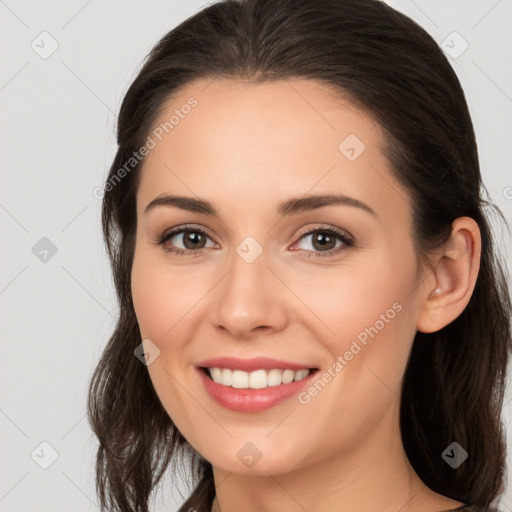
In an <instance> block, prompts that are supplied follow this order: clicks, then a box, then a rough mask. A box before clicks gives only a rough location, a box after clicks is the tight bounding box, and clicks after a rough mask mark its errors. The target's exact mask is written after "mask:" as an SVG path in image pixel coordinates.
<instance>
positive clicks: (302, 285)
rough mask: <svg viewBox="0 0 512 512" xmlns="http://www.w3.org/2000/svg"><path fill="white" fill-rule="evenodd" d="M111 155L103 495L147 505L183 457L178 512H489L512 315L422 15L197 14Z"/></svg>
mask: <svg viewBox="0 0 512 512" xmlns="http://www.w3.org/2000/svg"><path fill="white" fill-rule="evenodd" d="M118 145H119V147H118V151H117V154H116V157H115V159H114V162H113V164H112V167H111V170H110V175H109V177H108V179H107V181H106V184H105V195H104V200H103V228H104V235H105V241H106V244H107V248H108V251H109V255H110V258H111V263H112V268H113V273H114V278H115V285H116V290H117V294H118V299H119V303H120V315H119V320H118V323H117V326H116V329H115V331H114V333H113V335H112V337H111V339H110V341H109V343H108V346H107V347H106V349H105V352H104V354H103V356H102V358H101V361H100V362H99V365H98V367H97V369H96V371H95V374H94V376H93V379H92V382H91V388H90V396H89V419H90V422H91V425H92V428H93V430H94V432H95V434H96V435H97V437H98V439H99V442H100V447H99V449H98V457H97V468H96V469H97V487H98V493H99V497H100V501H101V504H102V506H104V507H107V508H112V509H116V510H123V511H129V510H130V511H132V510H136V511H147V510H148V501H149V498H150V494H151V491H152V490H153V489H154V488H155V486H156V485H157V483H158V482H159V481H160V479H161V478H162V476H163V474H164V471H165V470H166V468H167V467H168V466H169V463H170V462H171V461H174V463H175V465H177V466H179V465H180V463H179V462H176V461H177V460H181V459H178V456H179V455H180V454H181V455H185V456H189V457H191V467H192V468H193V469H194V470H195V472H196V477H197V479H198V482H197V486H196V488H195V490H194V492H193V493H192V495H191V496H190V498H189V499H188V500H187V501H186V503H185V504H184V505H183V506H182V507H181V508H180V511H189V510H197V511H222V512H232V511H235V510H243V511H245V512H247V511H253V510H254V511H255V510H259V511H261V510H267V511H271V510H280V511H292V510H293V511H294V510H310V511H320V512H322V511H332V510H349V511H353V510H358V511H370V510H372V511H373V510H379V511H395V510H400V511H402V512H405V511H415V512H434V511H441V510H464V511H474V510H495V509H494V508H492V506H491V505H492V504H495V503H496V500H497V499H498V498H499V495H500V494H501V493H502V492H503V490H504V470H505V468H504V466H505V444H504V430H503V426H502V424H501V422H500V414H501V408H502V402H503V393H504V386H505V381H506V374H505V373H506V365H507V361H508V354H509V351H510V346H511V332H510V318H511V304H510V298H509V293H508V287H507V281H506V278H505V277H506V276H505V270H504V264H503V263H502V262H501V260H500V259H499V257H498V255H497V254H496V251H495V248H494V243H493V237H492V232H491V230H490V227H489V223H488V219H487V215H486V212H485V211H484V208H485V207H487V206H493V205H492V203H490V202H489V201H487V200H485V199H484V198H483V197H482V196H481V189H482V190H484V191H485V188H484V187H483V184H482V182H481V176H480V170H479V163H478V154H477V147H476V142H475V137H474V131H473V126H472V122H471V119H470V116H469V113H468V108H467V104H466V101H465V98H464V94H463V91H462V89H461V86H460V83H459V81H458V79H457V77H456V75H455V73H454V71H453V70H452V68H451V66H450V64H449V63H448V61H447V59H446V57H445V56H444V54H443V53H442V51H441V50H440V49H439V47H438V46H437V44H436V43H435V42H434V40H433V39H432V38H431V37H430V36H429V35H428V34H427V33H426V32H425V31H424V30H423V29H422V28H421V27H419V26H418V25H417V24H416V23H414V22H413V21H412V20H410V19H409V18H407V17H406V16H404V15H402V14H400V13H398V12H397V11H394V10H393V9H391V8H390V7H388V6H387V5H385V4H384V3H382V2H380V1H377V0H315V1H312V0H298V1H293V2H292V1H290V0H243V1H232V0H231V1H223V2H219V3H217V4H214V5H211V6H209V7H208V8H206V9H204V10H202V11H201V12H198V13H197V14H195V15H194V16H192V17H191V18H189V19H188V20H186V21H185V22H183V23H182V24H180V25H179V26H178V27H177V28H175V29H174V30H172V31H171V32H169V33H168V34H167V35H166V36H165V37H164V38H163V39H162V40H161V41H159V43H158V44H157V45H156V46H155V47H154V49H153V50H152V51H151V53H150V55H149V57H148V59H147V61H146V62H145V64H144V66H143V67H142V69H141V70H140V72H139V74H138V76H137V77H136V79H135V80H134V82H133V84H132V85H131V87H130V88H129V90H128V92H127V94H126V96H125V98H124V101H123V103H122V106H121V110H120V114H119V124H118ZM497 211H499V210H497ZM181 464H183V462H181Z"/></svg>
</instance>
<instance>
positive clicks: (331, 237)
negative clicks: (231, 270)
mask: <svg viewBox="0 0 512 512" xmlns="http://www.w3.org/2000/svg"><path fill="white" fill-rule="evenodd" d="M308 239H310V240H309V241H308V242H307V243H304V242H305V241H306V240H308ZM180 240H181V242H180ZM208 240H210V241H211V238H210V237H209V236H208V235H207V234H206V233H205V231H203V230H202V229H199V228H196V227H194V226H182V227H180V228H176V229H173V230H171V231H165V232H164V233H163V234H162V235H160V236H159V237H158V238H157V240H156V241H155V243H156V244H158V245H161V246H162V247H163V249H164V250H165V251H166V252H169V253H174V254H176V255H177V256H191V255H193V256H200V255H201V254H203V253H204V250H205V249H207V248H211V247H212V246H215V243H212V244H211V245H210V246H207V245H206V244H207V241H208ZM179 243H181V246H182V247H179V246H178V247H177V246H176V244H179ZM297 243H298V244H300V243H303V245H304V246H306V248H304V247H302V251H304V252H306V253H309V254H308V255H307V257H308V258H310V257H325V256H335V255H337V254H339V253H340V252H342V251H344V250H347V249H349V248H350V247H353V246H355V242H354V239H353V238H352V236H351V235H349V234H348V233H345V232H343V231H341V230H338V229H337V228H333V227H329V228H323V227H322V228H317V229H313V230H310V231H307V232H306V233H303V234H302V235H300V239H299V241H298V242H297Z"/></svg>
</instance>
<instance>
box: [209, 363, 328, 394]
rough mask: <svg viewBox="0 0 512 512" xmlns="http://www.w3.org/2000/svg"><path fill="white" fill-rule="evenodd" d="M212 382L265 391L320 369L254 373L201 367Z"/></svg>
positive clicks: (268, 370) (271, 370)
mask: <svg viewBox="0 0 512 512" xmlns="http://www.w3.org/2000/svg"><path fill="white" fill-rule="evenodd" d="M199 370H200V371H202V372H203V373H204V374H205V375H206V376H207V377H208V378H209V379H210V380H212V381H213V382H215V383H216V384H221V385H223V386H226V387H231V388H237V389H264V388H267V387H273V386H280V385H282V384H290V383H292V382H297V381H300V380H302V379H305V378H306V377H308V376H309V375H311V374H312V373H315V372H317V371H318V368H304V369H301V370H290V369H287V370H281V369H278V368H276V369H259V370H255V371H252V372H245V371H243V370H232V369H229V368H215V367H212V368H210V367H204V366H202V367H199Z"/></svg>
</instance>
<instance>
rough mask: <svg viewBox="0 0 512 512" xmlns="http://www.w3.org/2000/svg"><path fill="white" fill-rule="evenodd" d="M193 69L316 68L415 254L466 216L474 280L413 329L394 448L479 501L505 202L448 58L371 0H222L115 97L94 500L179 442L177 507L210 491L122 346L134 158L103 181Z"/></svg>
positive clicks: (131, 498)
mask: <svg viewBox="0 0 512 512" xmlns="http://www.w3.org/2000/svg"><path fill="white" fill-rule="evenodd" d="M200 78H207V79H214V78H234V79H239V80H246V81H248V82H251V83H261V82H264V81H269V80H281V79H288V78H304V79H312V80H317V81H319V82H322V83H324V84H328V85H330V86H331V87H332V90H333V91H337V92H339V93H340V95H342V96H343V97H344V98H349V99H350V100H351V101H352V102H353V104H354V105H355V106H357V107H359V108H361V109H363V110H365V111H366V112H368V113H370V114H371V115H372V116H373V118H374V119H375V120H376V121H377V122H378V123H379V125H380V126H381V127H382V129H383V133H385V135H386V147H385V148H383V153H384V154H385V155H386V157H387V158H388V159H389V162H390V164H391V166H392V170H393V174H394V176H395V178H396V179H397V181H398V182H399V183H400V184H401V185H402V186H403V187H405V190H407V192H408V195H409V199H410V201H411V204H412V207H413V225H414V233H413V237H414V242H415V246H416V249H417V254H418V258H419V261H421V262H422V263H425V262H427V261H428V258H427V256H428V255H429V254H430V251H432V250H433V249H437V248H440V247H442V246H443V245H444V244H445V243H446V242H447V241H448V240H449V237H450V235H451V228H452V222H453V221H454V219H456V218H457V217H461V216H468V217H472V218H473V219H474V220H475V221H476V222H477V223H478V226H479V228H480V232H481V237H482V254H481V266H480V270H479V274H478V278H477V282H476V286H475V289H474V292H473V294H472V297H471V299H470V301H469V304H468V305H467V307H466V308H465V310H464V311H463V313H462V314H461V315H460V316H459V317H457V318H456V319H455V320H454V321H453V322H451V323H450V324H449V325H447V326H446V327H444V328H443V329H441V330H439V331H438V332H434V333H430V334H424V333H420V332H418V333H417V334H416V337H415V340H414V344H413V348H412V351H411V354H410V359H409V361H408V364H407V368H406V373H405V377H404V381H403V388H402V397H401V413H400V427H401V434H402V439H403V443H404V447H405V450H406V454H407V456H408V458H409V460H410V462H411V464H412V466H413V467H414V469H415V471H416V472H417V473H418V475H419V477H420V478H421V479H422V480H423V482H424V483H425V484H426V485H427V486H428V487H430V488H431V489H433V490H434V491H436V492H438V493H440V494H442V495H445V496H448V497H451V498H453V499H457V500H460V501H462V502H465V503H470V504H477V505H482V506H487V505H489V504H490V503H491V501H492V500H493V499H494V498H495V497H497V496H499V494H500V493H502V492H503V490H504V488H503V486H504V471H505V441H504V429H503V425H502V423H501V410H502V406H503V395H504V388H505V382H506V367H507V361H508V357H509V352H510V348H511V343H512V341H511V325H510V318H511V303H510V296H509V290H508V284H507V274H506V267H505V264H504V263H503V261H502V260H500V259H499V257H498V251H497V250H496V246H495V241H494V237H493V234H492V230H491V226H490V224H489V220H488V216H487V214H486V212H485V209H486V208H491V209H493V210H494V211H495V212H498V213H499V215H500V216H501V218H502V220H504V218H503V215H502V213H501V212H500V211H499V209H498V208H497V207H496V206H495V205H493V203H492V202H491V201H490V200H488V199H489V196H488V193H487V190H486V189H485V187H484V185H483V184H482V181H481V175H480V169H479V161H478V153H477V146H476V141H475V135H474V130H473V125H472V121H471V118H470V115H469V112H468V107H467V104H466V100H465V96H464V93H463V90H462V87H461V85H460V83H459V80H458V78H457V76H456V74H455V72H454V70H453V69H452V67H451V66H450V64H449V62H448V60H447V58H446V57H445V55H444V54H443V52H442V51H441V50H440V48H439V46H438V45H437V44H436V42H435V41H434V40H433V39H432V37H430V36H429V35H428V33H427V32H426V31H425V30H424V29H422V28H421V27H420V26H419V25H418V24H416V23H415V22H414V21H412V20H411V19H410V18H408V17H407V16H405V15H403V14H401V13H399V12H397V11H395V10H393V9H392V8H390V7H389V6H387V5H386V4H384V3H383V2H381V1H378V0H227V1H221V2H218V3H215V4H213V5H210V6H209V7H207V8H205V9H203V10H202V11H200V12H198V13H196V14H195V15H193V16H191V17H190V18H188V19H187V20H186V21H184V22H183V23H181V24H180V25H179V26H177V27H176V28H174V29H173V30H171V31H170V32H169V33H168V34H167V35H165V36H164V37H163V38H162V39H161V40H160V41H159V42H158V43H157V44H156V45H155V47H154V48H153V49H152V51H151V52H150V54H149V56H148V58H147V59H146V61H145V63H144V65H143V67H142V68H141V70H140V72H139V73H138V75H137V77H136V78H135V80H134V82H133V83H132V85H131V86H130V88H129V90H128V92H127V93H126V95H125V97H124V100H123V103H122V105H121V110H120V113H119V119H118V127H117V143H118V150H117V154H116V156H115V158H114V162H113V164H112V167H111V169H110V174H109V177H108V178H107V183H108V182H110V183H111V186H110V187H105V195H104V198H103V204H102V223H103V230H104V239H105V243H106V246H107V249H108V254H109V257H110V261H111V265H112V270H113V276H114V284H115V288H116V292H117V297H118V301H119V306H120V312H119V319H118V321H117V325H116V328H115V331H114V332H113V334H112V336H111V338H110V340H109V342H108V344H107V346H106V348H105V351H104V353H103V355H102V357H101V360H100V361H99V364H98V366H97V368H96V370H95V372H94V375H93V377H92V381H91V384H90V390H89V402H88V407H89V409H88V413H89V421H90V424H91V426H92V429H93V431H94V433H95V434H96V436H97V437H98V440H99V448H98V453H97V460H96V483H97V491H98V495H99V498H100V503H101V505H102V509H104V507H106V508H108V509H110V510H121V511H126V512H128V511H137V512H143V511H147V510H148V502H149V498H150V495H151V492H152V491H153V489H155V487H156V485H157V484H158V482H160V481H161V479H162V476H163V474H164V472H165V470H166V468H167V467H168V466H169V463H170V462H172V461H174V466H175V469H179V468H180V467H181V466H180V464H179V463H177V462H176V461H178V460H182V459H181V458H180V456H181V455H183V456H188V457H189V459H188V460H189V464H190V465H191V468H192V469H193V475H194V477H195V478H197V479H198V482H196V483H197V487H196V490H195V492H194V493H193V494H192V496H191V497H190V499H189V500H188V501H187V502H186V504H185V505H184V506H183V507H182V510H186V509H188V507H194V508H195V509H196V510H198V511H202V510H206V511H209V510H210V508H209V507H210V505H211V501H212V499H213V497H214V495H215V488H214V482H213V473H212V467H211V464H210V463H209V462H208V461H206V460H205V459H204V458H203V457H202V456H201V455H200V454H198V453H196V452H195V451H194V450H193V449H192V448H191V447H190V445H188V443H187V441H186V439H184V437H183V436H182V435H181V433H180V432H179V431H178V430H177V428H176V427H175V426H174V424H173V423H172V421H171V419H170V418H169V416H168V414H167V413H166V411H165V410H164V408H163V406H162V405H161V403H160V401H159V399H158V397H157V396H156V393H155V391H154V389H153V386H152V383H151V381H150V378H149V375H148V372H147V368H146V367H145V366H144V365H143V364H141V363H140V362H139V360H138V359H137V358H136V357H134V349H135V348H136V347H137V346H138V345H139V344H140V343H141V338H140V331H139V329H138V324H137V321H136V317H135V312H134V308H133V304H132V296H131V290H130V273H131V266H132V260H133V253H134V243H135V232H136V225H137V218H136V208H135V207H136V193H137V187H138V181H139V176H140V171H141V168H142V165H143V162H144V161H143V160H141V161H140V162H138V163H137V164H136V165H135V166H134V167H133V169H131V170H130V172H128V173H126V176H124V177H123V178H122V179H121V180H119V179H118V180H117V181H116V183H115V185H114V186H112V183H113V182H112V178H113V177H114V176H115V175H116V174H117V176H118V177H119V174H118V171H119V169H120V168H122V167H123V166H124V165H125V163H126V162H127V161H129V160H130V157H132V154H133V152H135V151H137V150H138V149H139V148H140V147H141V146H142V145H144V143H145V141H146V139H147V137H148V135H149V134H150V132H151V130H152V128H153V127H154V125H155V122H156V120H157V118H158V117H159V115H160V114H161V112H162V109H163V108H164V106H165V105H166V103H167V102H168V100H169V99H170V98H172V97H173V95H174V94H176V92H177V91H178V89H179V88H182V87H184V86H185V85H187V84H189V83H191V82H192V81H193V80H196V79H200ZM484 193H485V196H486V197H487V199H485V198H484V197H483V195H484ZM505 223H506V221H505ZM427 266H428V264H426V263H425V268H426V267H427ZM453 441H456V442H457V443H459V444H460V445H461V446H462V447H463V448H464V449H465V450H466V451H467V452H468V454H469V457H468V459H467V460H466V461H465V462H464V463H463V464H461V465H460V466H459V467H457V468H456V469H452V468H451V467H450V466H449V465H448V464H447V463H446V462H445V461H444V460H443V458H442V457H441V454H442V452H443V451H444V450H445V448H446V447H447V446H448V445H449V444H450V443H452V442H453ZM183 460H185V459H183Z"/></svg>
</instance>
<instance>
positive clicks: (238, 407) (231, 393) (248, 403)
mask: <svg viewBox="0 0 512 512" xmlns="http://www.w3.org/2000/svg"><path fill="white" fill-rule="evenodd" d="M211 361H213V360H211ZM273 361H274V362H275V360H273ZM214 367H215V366H214ZM216 368H218V366H217V367H216ZM259 368H260V369H262V368H261V366H260V367H259ZM272 368H276V367H275V366H273V367H272ZM302 368H304V366H301V367H300V368H299V369H302ZM234 369H237V368H234ZM240 369H241V368H240ZM256 369H258V368H256ZM196 371H197V373H198V374H199V378H200V379H201V381H202V382H203V384H204V387H205V389H206V391H207V393H208V394H209V395H210V397H211V398H213V400H215V401H216V402H217V403H218V404H219V405H221V406H223V407H225V408H227V409H231V410H233V411H237V412H260V411H264V410H266V409H270V408H271V407H274V406H276V405H277V404H280V403H282V402H283V401H284V400H286V399H288V398H290V397H292V396H294V395H296V394H297V393H299V392H300V391H301V390H302V389H303V388H304V387H305V386H307V385H309V384H310V383H311V380H312V379H313V378H314V377H316V374H317V373H318V370H317V369H315V370H314V371H311V372H310V374H309V375H308V376H307V377H305V378H304V379H301V380H298V381H293V382H290V383H289V384H280V385H279V386H269V387H266V388H263V389H249V388H247V389H244V388H232V387H230V386H224V385H222V384H217V383H216V382H214V381H213V380H212V379H210V377H208V376H207V375H206V373H205V371H204V370H203V369H202V368H201V367H198V368H196ZM244 371H245V370H244Z"/></svg>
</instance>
